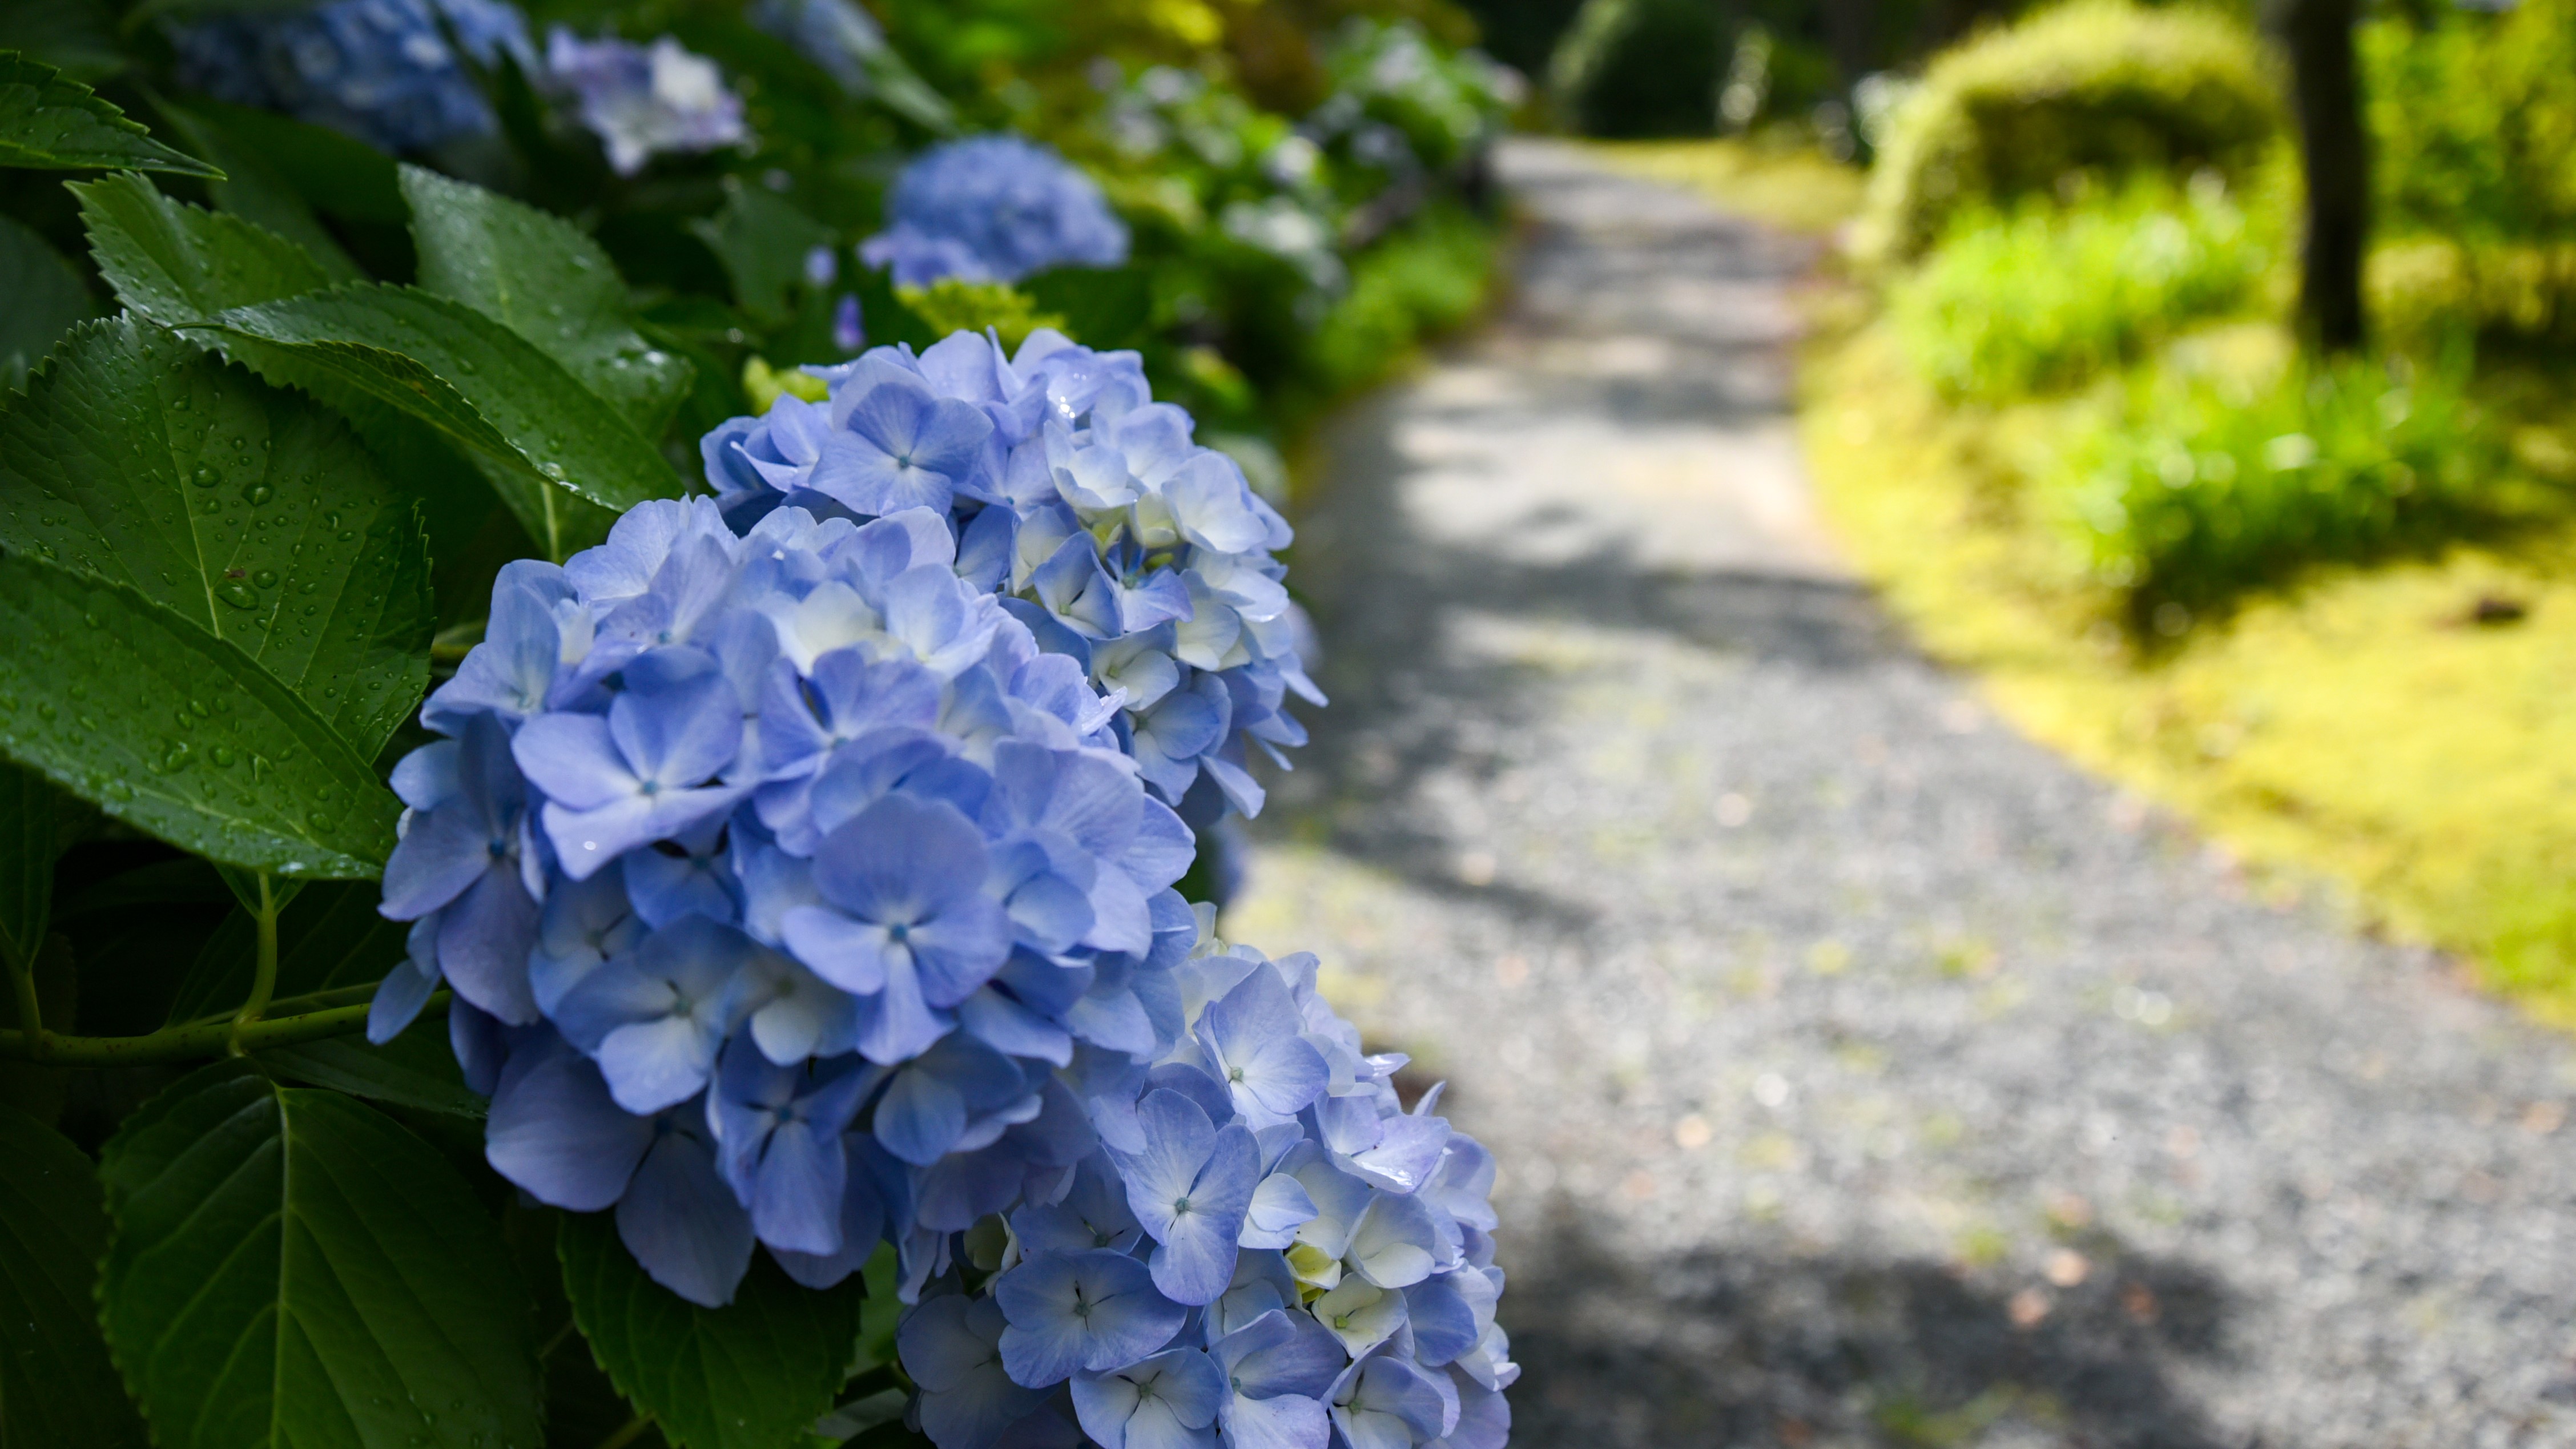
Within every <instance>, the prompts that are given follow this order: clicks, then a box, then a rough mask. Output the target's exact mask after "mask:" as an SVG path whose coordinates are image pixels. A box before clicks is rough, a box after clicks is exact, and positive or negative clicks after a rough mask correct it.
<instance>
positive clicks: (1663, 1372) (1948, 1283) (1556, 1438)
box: [1512, 1221, 2230, 1449]
mask: <svg viewBox="0 0 2576 1449" xmlns="http://www.w3.org/2000/svg"><path fill="white" fill-rule="evenodd" d="M1535 1256H1536V1258H1537V1260H1538V1261H1539V1262H1540V1263H1542V1264H1543V1265H1545V1266H1543V1267H1542V1268H1541V1269H1540V1270H1539V1274H1538V1276H1537V1277H1536V1278H1535V1279H1534V1280H1533V1279H1526V1278H1524V1279H1515V1280H1514V1282H1513V1283H1512V1291H1514V1292H1516V1293H1517V1292H1523V1291H1529V1292H1532V1293H1534V1294H1535V1295H1536V1296H1539V1297H1542V1298H1545V1299H1547V1300H1549V1301H1550V1302H1551V1303H1552V1304H1554V1305H1556V1307H1555V1311H1554V1313H1553V1314H1552V1315H1551V1318H1550V1320H1549V1321H1548V1322H1545V1323H1542V1324H1539V1325H1535V1326H1529V1327H1525V1328H1524V1329H1523V1331H1522V1332H1521V1335H1520V1337H1519V1338H1517V1339H1516V1340H1515V1341H1514V1349H1515V1351H1516V1352H1517V1353H1518V1354H1519V1355H1520V1357H1521V1359H1522V1361H1523V1362H1524V1363H1525V1364H1526V1365H1527V1370H1526V1376H1525V1377H1524V1378H1523V1379H1522V1380H1521V1386H1520V1389H1519V1392H1518V1394H1517V1395H1516V1396H1515V1403H1516V1411H1517V1422H1518V1430H1519V1432H1518V1434H1517V1435H1516V1442H1529V1443H1569V1444H1571V1443H1580V1442H1586V1441H1587V1439H1589V1438H1590V1437H1591V1436H1593V1435H1596V1434H1598V1433H1599V1431H1600V1430H1601V1429H1603V1428H1605V1427H1615V1432H1616V1433H1617V1435H1618V1438H1619V1442H1623V1443H1652V1444H1675V1445H1681V1444H1758V1443H1766V1442H1780V1443H1787V1444H1798V1443H1806V1442H1826V1443H1836V1442H1842V1443H1847V1442H1851V1441H1853V1440H1855V1439H1857V1440H1861V1441H1863V1442H1867V1441H1869V1440H1872V1439H1875V1440H1879V1441H1881V1442H1893V1443H1898V1444H1908V1445H1939V1444H1948V1443H1958V1442H1963V1441H1966V1440H1970V1439H1975V1438H1978V1437H1981V1436H1984V1435H1987V1434H1989V1433H1992V1432H1994V1431H1995V1429H1996V1428H1997V1426H1998V1425H1999V1424H2001V1423H2003V1422H2004V1421H2006V1420H2012V1421H2015V1423H2016V1427H2018V1428H2020V1429H2022V1430H2023V1431H2024V1432H2029V1431H2038V1432H2039V1433H2041V1434H2044V1435H2052V1436H2056V1437H2059V1438H2062V1439H2063V1440H2065V1441H2069V1442H2074V1443H2081V1444H2098V1445H2106V1446H2119V1449H2217V1446H2218V1445H2220V1444H2222V1443H2225V1442H2227V1441H2225V1440H2223V1439H2221V1438H2220V1437H2218V1435H2217V1434H2216V1433H2215V1432H2214V1431H2213V1429H2212V1427H2211V1425H2210V1424H2209V1423H2208V1421H2207V1419H2206V1418H2205V1416H2204V1415H2203V1414H2202V1413H2201V1412H2200V1409H2199V1407H2198V1406H2197V1405H2196V1404H2195V1403H2194V1402H2193V1401H2192V1398H2191V1396H2190V1395H2189V1394H2188V1393H2187V1392H2184V1391H2182V1390H2180V1389H2178V1388H2177V1387H2176V1385H2175V1384H2174V1383H2173V1382H2172V1381H2171V1380H2170V1379H2169V1378H2168V1377H2167V1375H2166V1374H2165V1372H2164V1370H2163V1368H2162V1367H2161V1362H2162V1361H2163V1360H2165V1359H2167V1358H2169V1357H2174V1356H2182V1357H2188V1358H2192V1359H2197V1360H2202V1361H2207V1362H2212V1363H2219V1362H2224V1361H2225V1360H2226V1357H2227V1348H2226V1340H2227V1336H2228V1333H2229V1331H2230V1325H2229V1317H2228V1312H2229V1305H2228V1302H2227V1292H2226V1290H2225V1289H2224V1288H2223V1287H2222V1286H2221V1285H2219V1284H2218V1283H2216V1282H2214V1281H2212V1280H2211V1279H2210V1278H2209V1277H2208V1275H2207V1274H2206V1273H2204V1272H2203V1271H2201V1270H2200V1269H2199V1268H2197V1267H2195V1266H2193V1265H2192V1264H2190V1263H2187V1262H2176V1261H2172V1260H2167V1259H2158V1258H2152V1257H2145V1256H2119V1257H2114V1258H2112V1259H2110V1260H2109V1262H2108V1263H2107V1264H2106V1266H2107V1267H2109V1268H2111V1269H2112V1270H2113V1271H2110V1272H2105V1273H2103V1274H2101V1275H2100V1276H2099V1278H2098V1280H2097V1281H2096V1282H2095V1283H2093V1284H2092V1285H2090V1286H2088V1287H2086V1288H2085V1289H2084V1290H2083V1291H2081V1292H2078V1293H2070V1294H2067V1295H2065V1297H2064V1298H2063V1299H2062V1300H2061V1301H2059V1302H2058V1303H2057V1304H2056V1305H2055V1309H2054V1311H2053V1312H2051V1313H2050V1314H2049V1316H2048V1317H2047V1318H2046V1319H2045V1320H2043V1321H2041V1322H2039V1323H2036V1324H2024V1323H2020V1322H2017V1321H2016V1319H2015V1311H2014V1304H2013V1303H2012V1302H2011V1300H2010V1298H2009V1297H2008V1296H2000V1295H1997V1294H1995V1293H1992V1292H1986V1291H1981V1290H1980V1289H1978V1288H1976V1287H1973V1286H1971V1285H1970V1284H1968V1283H1966V1282H1963V1281H1962V1280H1961V1278H1960V1276H1959V1274H1958V1273H1957V1272H1955V1271H1954V1269H1953V1268H1952V1266H1951V1265H1949V1264H1946V1263H1941V1262H1937V1261H1933V1260H1928V1259H1922V1258H1894V1259H1872V1258H1860V1257H1846V1256H1824V1257H1818V1258H1777V1257H1766V1256H1759V1255H1742V1254H1738V1255H1730V1254H1725V1253H1714V1252H1702V1253H1694V1254H1692V1255H1690V1256H1688V1257H1686V1258H1683V1259H1682V1260H1680V1261H1678V1262H1675V1263H1671V1264H1668V1265H1663V1266H1660V1267H1658V1268H1657V1269H1656V1271H1655V1272H1654V1273H1653V1274H1652V1275H1651V1276H1646V1275H1641V1274H1640V1273H1638V1272H1637V1270H1636V1269H1635V1268H1634V1266H1633V1265H1631V1264H1628V1263H1626V1262H1624V1261H1622V1260H1621V1259H1620V1258H1619V1257H1618V1255H1616V1254H1615V1253H1611V1252H1607V1251H1603V1250H1602V1249H1600V1248H1599V1247H1598V1246H1597V1245H1595V1244H1593V1243H1592V1242H1590V1241H1589V1239H1588V1238H1587V1236H1586V1235H1585V1233H1584V1231H1583V1230H1582V1229H1581V1228H1580V1227H1579V1226H1577V1225H1575V1224H1573V1223H1569V1222H1565V1221H1560V1222H1558V1223H1557V1224H1556V1225H1555V1226H1554V1229H1553V1231H1552V1232H1551V1233H1550V1234H1549V1235H1547V1236H1546V1237H1545V1238H1543V1240H1542V1242H1541V1243H1540V1244H1539V1246H1538V1251H1537V1253H1536V1254H1535ZM1604 1381H1612V1382H1617V1383H1620V1384H1621V1385H1622V1386H1623V1392H1621V1393H1620V1394H1619V1395H1618V1396H1617V1397H1615V1398H1613V1399H1611V1400H1609V1401H1607V1402H1605V1401H1603V1400H1601V1399H1600V1398H1599V1397H1597V1389H1596V1386H1597V1385H1598V1384H1600V1383H1602V1382H1604Z"/></svg>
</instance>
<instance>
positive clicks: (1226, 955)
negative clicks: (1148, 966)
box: [897, 930, 1520, 1449]
mask: <svg viewBox="0 0 2576 1449" xmlns="http://www.w3.org/2000/svg"><path fill="white" fill-rule="evenodd" d="M1170 980H1171V982H1172V985H1173V986H1174V987H1175V988H1176V990H1177V993H1178V995H1179V996H1180V998H1181V1001H1182V1003H1183V1004H1184V1006H1185V1012H1184V1014H1183V1021H1184V1024H1185V1029H1184V1030H1181V1031H1179V1032H1177V1033H1175V1034H1174V1035H1173V1037H1172V1038H1171V1039H1170V1040H1169V1041H1168V1042H1166V1041H1164V1040H1161V1039H1160V1038H1158V1040H1157V1042H1156V1051H1155V1052H1154V1053H1153V1054H1152V1055H1151V1056H1147V1055H1139V1056H1137V1057H1135V1058H1133V1059H1131V1060H1129V1061H1127V1062H1124V1063H1118V1064H1115V1065H1112V1064H1110V1063H1109V1062H1108V1061H1106V1060H1105V1059H1094V1060H1090V1061H1086V1062H1084V1063H1082V1064H1081V1065H1082V1066H1083V1067H1084V1068H1085V1070H1084V1071H1083V1072H1082V1073H1081V1075H1080V1076H1079V1078H1078V1080H1079V1083H1080V1085H1079V1088H1078V1095H1079V1097H1080V1100H1081V1102H1082V1105H1083V1107H1084V1109H1085V1115H1086V1118H1087V1121H1088V1125H1089V1127H1090V1129H1091V1134H1092V1136H1093V1137H1094V1138H1095V1139H1096V1141H1097V1143H1098V1146H1097V1148H1096V1149H1095V1150H1093V1151H1091V1152H1089V1153H1087V1154H1086V1155H1084V1156H1083V1157H1081V1158H1080V1159H1079V1160H1078V1161H1076V1162H1075V1163H1074V1165H1073V1166H1072V1168H1071V1169H1070V1171H1068V1172H1066V1173H1065V1174H1064V1175H1063V1176H1062V1177H1060V1178H1058V1179H1057V1180H1055V1181H1052V1182H1047V1183H1044V1184H1041V1183H1039V1182H1038V1181H1037V1180H1036V1179H1035V1178H1034V1177H1032V1178H1031V1179H1029V1180H1028V1181H1027V1182H1026V1183H1024V1185H1023V1192H1022V1196H1021V1198H1020V1200H1019V1202H1018V1203H1017V1204H1016V1205H1014V1206H1012V1207H1011V1208H1009V1209H1008V1211H1007V1214H1006V1216H1005V1218H1004V1219H1003V1222H1004V1225H1005V1231H1004V1232H1003V1233H1002V1234H1000V1235H999V1241H998V1243H997V1244H995V1246H994V1249H993V1251H992V1252H991V1261H990V1262H989V1263H988V1264H986V1265H985V1266H987V1267H989V1268H991V1269H992V1270H993V1271H992V1272H991V1275H990V1276H989V1277H988V1278H985V1279H984V1281H983V1282H981V1283H980V1284H979V1285H978V1286H977V1287H976V1288H975V1289H974V1290H972V1291H969V1290H968V1289H967V1287H966V1285H965V1281H964V1275H963V1274H962V1273H959V1272H956V1271H953V1266H954V1265H952V1264H950V1263H945V1262H942V1261H939V1260H937V1258H936V1257H935V1255H936V1254H937V1253H938V1252H941V1251H944V1245H940V1244H928V1245H924V1248H923V1249H922V1250H921V1252H927V1253H930V1254H932V1255H934V1256H933V1257H932V1259H931V1260H930V1261H927V1262H925V1261H923V1259H922V1256H921V1255H920V1253H919V1252H917V1253H916V1254H915V1255H914V1256H912V1257H910V1258H909V1259H908V1260H907V1261H908V1266H910V1267H911V1268H912V1269H913V1271H914V1272H915V1273H916V1274H918V1273H919V1272H920V1271H921V1270H922V1269H924V1268H927V1269H928V1270H929V1272H930V1273H931V1274H932V1275H933V1276H932V1278H931V1281H930V1282H929V1283H928V1285H927V1287H926V1289H925V1290H924V1291H923V1292H922V1293H921V1294H920V1295H919V1298H918V1303H917V1306H916V1307H914V1308H913V1309H912V1310H911V1311H910V1312H909V1313H907V1314H906V1315H905V1317H904V1319H903V1322H902V1325H901V1328H900V1329H899V1331H898V1334H897V1345H898V1347H899V1349H900V1351H901V1354H902V1359H903V1366H904V1369H905V1371H906V1372H907V1373H909V1374H910V1375H911V1376H912V1379H913V1381H914V1382H915V1383H916V1384H917V1385H919V1386H920V1389H921V1394H920V1398H919V1400H918V1402H917V1404H916V1405H915V1416H916V1418H917V1421H918V1423H919V1426H920V1428H921V1429H922V1431H923V1432H924V1433H926V1434H928V1435H929V1437H930V1439H931V1441H932V1442H933V1443H935V1444H937V1445H938V1446H939V1449H987V1446H991V1445H996V1444H1011V1445H1022V1444H1028V1445H1035V1444H1066V1445H1070V1444H1074V1443H1077V1442H1081V1441H1083V1440H1088V1441H1089V1442H1091V1443H1095V1444H1100V1445H1105V1446H1108V1449H1179V1446H1199V1449H1215V1446H1217V1445H1220V1444H1222V1445H1225V1446H1228V1449H1327V1446H1328V1445H1342V1444H1346V1445H1349V1446H1353V1449H1409V1446H1414V1445H1432V1446H1438V1449H1502V1445H1503V1444H1504V1442H1505V1440H1506V1439H1507V1438H1508V1437H1509V1435H1510V1429H1511V1411H1510V1407H1509V1405H1508V1404H1507V1402H1506V1401H1505V1399H1504V1397H1503V1390H1504V1389H1506V1388H1508V1387H1510V1385H1511V1383H1512V1382H1513V1380H1514V1379H1516V1378H1518V1377H1519V1374H1520V1370H1519V1368H1518V1366H1516V1365H1515V1364H1513V1363H1512V1361H1511V1347H1510V1341H1509V1339H1508V1337H1507V1336H1506V1335H1505V1334H1504V1332H1503V1330H1502V1329H1501V1328H1499V1327H1497V1326H1496V1325H1495V1322H1494V1308H1495V1305H1496V1303H1497V1301H1498V1300H1499V1298H1500V1296H1501V1293H1502V1286H1503V1275H1502V1272H1501V1270H1499V1269H1497V1268H1496V1267H1494V1262H1493V1258H1494V1240H1493V1236H1492V1233H1493V1229H1494V1227H1495V1225H1496V1222H1495V1217H1494V1212H1493V1209H1492V1207H1491V1205H1490V1204H1489V1202H1488V1198H1489V1196H1490V1193H1491V1190H1492V1187H1493V1180H1494V1163H1493V1158H1492V1157H1491V1156H1490V1155H1489V1154H1488V1153H1487V1152H1486V1151H1485V1149H1484V1148H1483V1147H1481V1146H1479V1145H1478V1144H1477V1143H1476V1142H1475V1141H1474V1140H1473V1139H1472V1138H1469V1137H1467V1136H1465V1135H1463V1134H1461V1133H1458V1132H1456V1131H1453V1130H1452V1129H1451V1128H1450V1126H1449V1124H1448V1123H1447V1122H1446V1121H1444V1120H1443V1119H1441V1118H1439V1117H1437V1116H1434V1115H1432V1112H1431V1108H1432V1106H1433V1105H1434V1103H1435V1102H1436V1101H1437V1100H1438V1095H1439V1089H1438V1088H1436V1087H1435V1088H1433V1089H1432V1090H1431V1091H1430V1092H1428V1093H1425V1094H1424V1097H1423V1100H1422V1101H1421V1102H1419V1103H1417V1104H1416V1105H1415V1107H1414V1108H1413V1109H1412V1110H1411V1111H1406V1110H1405V1109H1404V1108H1403V1106H1402V1105H1401V1104H1400V1102H1399V1101H1398V1099H1397V1096H1396V1093H1395V1089H1394V1086H1393V1084H1392V1082H1391V1078H1392V1076H1393V1074H1394V1072H1395V1071H1396V1070H1397V1069H1398V1068H1399V1067H1401V1066H1402V1065H1403V1064H1404V1058H1403V1057H1402V1056H1400V1055H1394V1054H1389V1055H1382V1056H1367V1055H1363V1054H1362V1052H1361V1049H1360V1043H1359V1035H1358V1033H1357V1032H1356V1031H1354V1030H1353V1029H1352V1028H1351V1026H1350V1024H1349V1023H1348V1022H1346V1021H1344V1020H1342V1019H1341V1018H1340V1017H1338V1016H1336V1015H1334V1013H1333V1011H1332V1009H1331V1008H1330V1007H1329V1006H1327V1005H1325V1004H1324V1002H1323V1000H1322V998H1321V997H1320V996H1319V995H1317V993H1316V991H1315V960H1314V958H1313V957H1311V956H1295V957H1289V958H1286V959H1283V960H1279V961H1275V962H1274V961H1270V960H1268V959H1266V958H1264V957H1263V956H1262V955H1261V954H1260V953H1259V952H1257V951H1254V950H1252V949H1250V948H1248V947H1242V946H1237V947H1233V948H1231V949H1227V948H1225V947H1224V945H1223V943H1221V942H1217V941H1215V940H1213V939H1209V938H1207V937H1206V936H1205V935H1204V931H1203V930H1202V933H1201V939H1200V940H1199V942H1198V943H1197V945H1196V946H1195V947H1194V948H1193V949H1192V950H1191V951H1190V952H1189V954H1188V957H1187V959H1185V960H1183V961H1181V962H1180V963H1179V964H1178V965H1177V966H1176V967H1175V968H1173V970H1172V973H1171V977H1170ZM1058 1077H1059V1079H1067V1080H1072V1079H1074V1078H1073V1077H1072V1076H1071V1074H1067V1073H1058Z"/></svg>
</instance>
